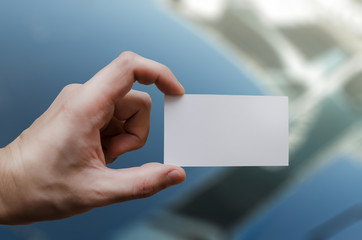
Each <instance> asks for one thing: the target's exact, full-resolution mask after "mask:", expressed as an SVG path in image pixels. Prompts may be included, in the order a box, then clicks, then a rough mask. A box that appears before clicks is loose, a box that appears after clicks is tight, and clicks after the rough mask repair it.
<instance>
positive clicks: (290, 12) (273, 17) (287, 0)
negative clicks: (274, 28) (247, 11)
mask: <svg viewBox="0 0 362 240" xmlns="http://www.w3.org/2000/svg"><path fill="white" fill-rule="evenodd" d="M250 3H251V4H252V5H254V6H255V7H256V9H257V10H258V11H260V14H261V15H262V16H264V17H265V18H267V19H268V20H270V21H272V22H273V23H276V24H297V23H299V22H305V21H308V20H313V19H314V18H315V12H314V11H313V8H311V6H310V4H309V1H306V0H270V1H265V0H252V1H250Z"/></svg>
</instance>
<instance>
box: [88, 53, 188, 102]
mask: <svg viewBox="0 0 362 240" xmlns="http://www.w3.org/2000/svg"><path fill="white" fill-rule="evenodd" d="M135 81H138V82H139V83H141V84H145V85H149V84H156V86H157V88H158V89H159V90H160V91H161V92H163V93H165V94H171V95H182V94H184V93H185V90H184V88H183V87H182V85H181V84H180V83H179V82H178V81H177V79H176V77H175V76H174V75H173V73H172V72H171V70H170V69H169V68H167V67H166V66H165V65H162V64H160V63H158V62H155V61H152V60H150V59H147V58H144V57H141V56H139V55H137V54H135V53H132V52H124V53H122V54H121V55H120V56H119V57H118V58H116V59H115V60H113V61H112V62H111V63H110V64H109V65H108V66H106V67H105V68H103V69H102V70H101V71H99V72H98V73H97V74H96V75H95V76H94V77H93V78H92V79H91V80H89V81H88V82H87V83H86V85H88V87H89V88H90V89H91V90H92V92H93V93H94V94H95V96H100V97H101V98H102V99H108V100H113V101H115V100H116V99H117V98H120V97H123V96H125V95H126V94H127V93H128V92H129V91H130V90H131V89H132V86H133V83H134V82H135ZM93 96H94V95H93Z"/></svg>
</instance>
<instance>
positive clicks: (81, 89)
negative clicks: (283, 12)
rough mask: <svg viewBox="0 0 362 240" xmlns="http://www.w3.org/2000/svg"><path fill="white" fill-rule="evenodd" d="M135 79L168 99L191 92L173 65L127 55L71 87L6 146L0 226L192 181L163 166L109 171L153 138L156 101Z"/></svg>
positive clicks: (1, 161)
mask: <svg viewBox="0 0 362 240" xmlns="http://www.w3.org/2000/svg"><path fill="white" fill-rule="evenodd" d="M135 81H138V82H139V83H141V84H145V85H149V84H156V86H157V87H158V88H159V90H160V91H162V92H163V93H165V94H173V95H181V94H184V93H185V90H184V88H183V87H182V86H181V84H180V83H179V82H178V81H177V79H176V77H175V76H174V75H173V74H172V72H171V71H170V70H169V69H168V68H167V67H165V66H164V65H162V64H159V63H157V62H154V61H152V60H149V59H146V58H143V57H140V56H138V55H137V54H135V53H132V52H124V53H122V54H121V55H120V56H119V57H118V58H116V59H115V60H114V61H112V62H111V63H110V64H109V65H108V66H106V67H105V68H103V69H102V70H101V71H99V72H98V73H97V74H96V75H95V76H94V77H93V78H92V79H90V80H89V81H88V82H86V83H84V84H71V85H68V86H66V87H65V88H64V89H63V90H62V91H61V93H60V94H59V95H58V96H57V98H56V99H55V100H54V102H53V103H52V105H51V106H50V107H49V109H48V110H47V111H46V112H45V113H44V114H43V115H42V116H40V117H39V118H38V119H37V120H36V121H35V122H34V123H33V124H32V125H31V126H30V127H29V128H28V129H26V130H25V131H24V132H23V133H22V134H21V135H20V136H19V137H18V138H16V139H15V140H14V141H13V142H12V143H10V144H9V145H8V146H6V147H5V148H3V149H0V224H29V223H33V222H37V221H45V220H55V219H61V218H66V217H71V216H73V215H76V214H80V213H83V212H86V211H89V210H91V209H93V208H96V207H101V206H106V205H110V204H114V203H118V202H123V201H128V200H133V199H138V198H145V197H149V196H151V195H153V194H155V193H157V192H159V191H161V190H162V189H165V188H167V187H169V186H172V185H176V184H179V183H182V182H183V181H184V179H185V177H186V175H185V171H184V170H183V169H182V168H180V167H176V166H169V165H163V164H160V163H148V164H145V165H143V166H141V167H134V168H128V169H110V168H108V167H107V164H108V163H111V162H113V161H114V160H115V159H116V158H117V157H118V156H120V155H122V154H123V153H126V152H129V151H133V150H136V149H139V148H141V147H142V146H143V145H144V144H145V142H146V140H147V136H148V132H149V128H150V111H151V98H150V96H149V95H148V94H147V93H144V92H139V91H134V90H132V85H133V83H134V82H135Z"/></svg>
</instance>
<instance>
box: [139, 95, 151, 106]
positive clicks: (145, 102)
mask: <svg viewBox="0 0 362 240" xmlns="http://www.w3.org/2000/svg"><path fill="white" fill-rule="evenodd" d="M140 100H141V104H142V106H144V107H145V108H146V109H150V108H151V107H152V98H151V96H150V95H149V94H148V93H145V92H141V93H140Z"/></svg>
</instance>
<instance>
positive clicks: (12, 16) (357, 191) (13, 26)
mask: <svg viewBox="0 0 362 240" xmlns="http://www.w3.org/2000/svg"><path fill="white" fill-rule="evenodd" d="M361 37H362V1H360V0H335V1H328V0H269V1H262V0H153V1H147V0H134V1H122V0H121V1H117V0H107V1H100V0H88V1H86V0H73V1H71V0H64V1H54V0H53V1H52V0H50V1H49V0H33V1H25V0H20V1H11V0H0V116H1V118H0V119H1V124H0V147H4V146H6V145H7V144H8V143H9V142H11V141H12V140H13V139H14V138H16V136H18V135H19V134H20V133H21V132H22V131H23V130H24V129H25V128H27V127H28V126H29V125H30V124H31V123H32V122H33V121H34V120H35V119H36V118H37V117H38V116H39V115H41V114H42V112H44V111H45V110H46V109H47V107H48V106H49V105H50V104H51V102H52V101H53V99H54V98H55V97H56V96H57V94H58V93H59V92H60V91H61V89H62V88H63V87H64V86H65V85H67V84H69V83H83V82H85V81H87V80H88V79H89V78H90V77H92V76H93V75H94V74H95V73H96V72H97V71H98V70H100V69H101V68H102V67H104V66H105V65H107V64H108V63H109V62H110V61H111V60H113V59H114V58H115V57H117V56H118V54H120V53H121V52H122V51H125V50H130V51H134V52H136V53H138V54H140V55H142V56H144V57H148V58H151V59H154V60H156V61H159V62H161V63H163V64H165V65H167V66H168V67H170V68H171V70H172V71H173V72H174V73H175V75H176V76H177V77H178V79H179V81H180V82H181V83H182V84H183V85H184V87H185V89H186V92H187V93H201V94H241V95H287V96H289V107H290V109H289V112H290V113H289V114H290V116H289V119H290V166H288V167H267V168H266V167H239V168H186V169H185V170H186V172H187V179H186V181H185V183H184V184H182V185H180V186H177V187H173V188H171V189H167V190H165V191H163V192H162V193H159V194H157V195H155V196H153V197H151V198H148V199H142V200H137V201H133V202H126V203H121V204H117V205H113V206H109V207H103V208H100V209H95V210H92V211H90V212H88V213H86V214H83V215H79V216H76V217H73V218H69V219H64V220H61V221H52V222H43V223H36V224H33V225H28V226H0V239H2V240H3V239H19V240H25V239H26V240H35V239H40V240H46V239H55V240H58V239H59V240H60V239H109V240H121V239H161V240H163V239H177V240H178V239H180V240H182V239H200V240H203V239H205V240H207V239H211V240H212V239H235V240H242V239H263V240H264V239H265V240H266V239H268V240H269V239H360V238H361V236H362V221H361V220H362V188H361V187H360V186H361V183H362V120H361V117H362V40H361V39H362V38H361ZM134 88H135V89H138V90H142V91H147V92H148V93H149V94H150V95H151V96H152V99H153V110H152V120H151V132H150V136H149V139H148V142H147V144H146V146H145V147H144V148H143V149H141V150H139V151H136V152H132V153H127V154H125V155H123V156H121V157H120V158H119V159H118V161H117V162H116V163H114V164H112V165H111V167H114V168H126V167H131V166H138V165H141V164H144V163H146V162H150V161H156V162H162V161H163V95H162V94H161V93H159V92H158V91H157V89H156V88H155V87H154V86H140V85H138V84H136V85H135V87H134ZM261 151H262V149H261ZM221 161H222V159H221ZM39 171H41V169H40V170H39ZM90 184H91V183H90Z"/></svg>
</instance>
